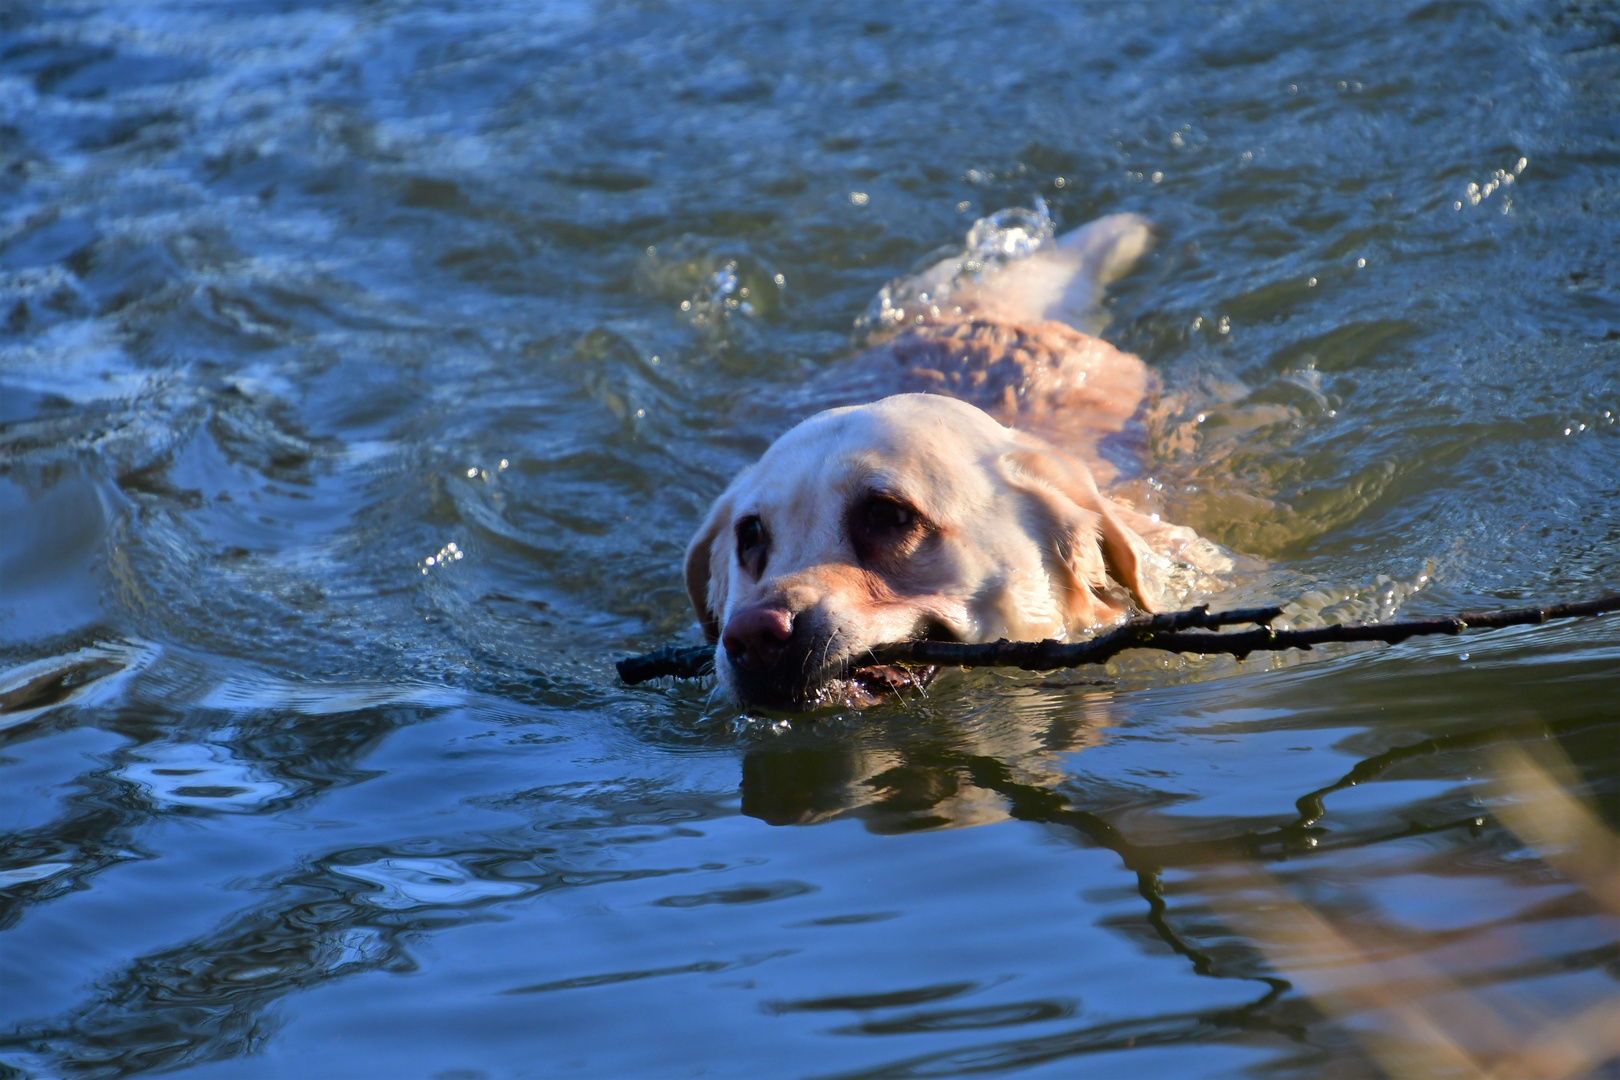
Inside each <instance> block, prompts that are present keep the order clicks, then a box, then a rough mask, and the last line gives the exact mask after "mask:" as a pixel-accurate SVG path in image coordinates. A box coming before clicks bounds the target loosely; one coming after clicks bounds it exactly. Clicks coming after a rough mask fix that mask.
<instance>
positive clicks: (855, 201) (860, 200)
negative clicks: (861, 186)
mask: <svg viewBox="0 0 1620 1080" xmlns="http://www.w3.org/2000/svg"><path fill="white" fill-rule="evenodd" d="M849 201H850V205H852V206H865V205H866V204H867V202H869V201H870V196H868V195H867V194H866V192H864V191H852V192H850V193H849Z"/></svg>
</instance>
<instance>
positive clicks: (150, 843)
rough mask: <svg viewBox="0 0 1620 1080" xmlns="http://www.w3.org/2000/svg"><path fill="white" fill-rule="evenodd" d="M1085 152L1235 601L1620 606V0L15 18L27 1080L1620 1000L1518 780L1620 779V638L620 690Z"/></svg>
mask: <svg viewBox="0 0 1620 1080" xmlns="http://www.w3.org/2000/svg"><path fill="white" fill-rule="evenodd" d="M1037 197H1039V198H1042V199H1044V200H1045V203H1046V204H1047V205H1048V206H1049V207H1050V210H1051V213H1052V215H1053V217H1054V218H1055V219H1056V221H1057V223H1058V225H1059V227H1060V228H1072V227H1074V226H1076V225H1079V224H1082V223H1084V222H1086V221H1088V220H1090V219H1092V218H1094V217H1097V216H1099V215H1102V214H1105V213H1110V212H1114V211H1119V210H1133V211H1138V212H1140V213H1143V214H1145V215H1146V216H1148V217H1149V218H1150V219H1151V220H1152V221H1153V223H1154V225H1155V229H1156V233H1157V237H1158V244H1157V247H1156V249H1155V251H1154V252H1153V253H1152V255H1151V256H1150V257H1149V258H1148V259H1147V260H1146V261H1145V262H1144V263H1143V265H1142V267H1141V268H1140V270H1139V271H1138V272H1137V273H1135V274H1134V275H1132V276H1131V277H1129V278H1128V279H1126V280H1124V281H1122V282H1120V283H1119V284H1118V286H1116V287H1115V288H1114V289H1113V291H1112V297H1111V299H1110V302H1109V303H1110V312H1111V315H1112V322H1111V324H1110V326H1109V327H1108V329H1107V330H1106V332H1105V336H1107V337H1108V338H1109V339H1110V340H1112V341H1114V342H1116V343H1117V344H1119V345H1121V346H1122V347H1124V348H1127V349H1130V350H1133V351H1135V352H1137V353H1139V354H1140V355H1142V356H1143V357H1144V358H1145V359H1146V360H1147V361H1148V362H1149V363H1150V364H1151V365H1152V366H1153V367H1154V368H1155V369H1156V370H1157V371H1158V372H1159V374H1160V376H1161V378H1162V380H1163V384H1164V387H1165V393H1166V395H1167V397H1166V401H1167V405H1166V407H1165V408H1164V409H1162V410H1161V411H1160V413H1159V414H1158V416H1157V419H1156V421H1155V424H1154V428H1153V431H1152V453H1153V457H1152V460H1151V462H1149V463H1148V466H1147V469H1146V472H1145V474H1144V476H1142V477H1140V478H1138V479H1137V481H1135V483H1137V484H1138V485H1139V488H1140V487H1141V485H1146V488H1141V489H1142V490H1146V489H1147V488H1151V489H1153V490H1154V491H1155V492H1156V495H1157V497H1158V498H1161V499H1162V500H1163V502H1164V505H1165V506H1166V512H1167V513H1169V514H1170V515H1171V516H1172V517H1173V518H1174V519H1175V520H1178V521H1184V522H1186V523H1188V524H1191V525H1193V526H1195V527H1197V528H1198V529H1200V530H1201V531H1203V532H1204V533H1206V534H1207V535H1210V536H1213V537H1215V538H1216V539H1218V540H1220V541H1222V542H1223V543H1225V544H1227V545H1229V546H1230V547H1231V548H1233V549H1235V550H1237V551H1239V552H1242V553H1244V554H1246V555H1249V556H1253V565H1252V566H1251V567H1250V568H1249V569H1248V570H1246V571H1245V572H1244V574H1243V575H1242V580H1241V581H1240V582H1239V583H1238V584H1237V585H1236V586H1235V587H1234V589H1233V590H1232V591H1231V592H1230V593H1229V594H1227V595H1226V596H1225V597H1223V602H1230V603H1232V604H1239V603H1252V602H1264V601H1272V600H1276V601H1288V602H1291V605H1292V606H1291V607H1290V608H1289V613H1288V615H1287V617H1286V619H1285V621H1286V622H1289V623H1291V624H1295V625H1311V624H1314V623H1315V622H1318V621H1320V620H1322V619H1329V620H1344V619H1360V618H1370V617H1379V616H1388V615H1392V614H1395V613H1396V612H1400V613H1404V614H1409V615H1411V614H1437V613H1443V612H1449V611H1456V610H1466V609H1477V608H1495V607H1509V606H1517V605H1519V604H1521V603H1528V602H1532V601H1538V600H1549V601H1551V600H1576V599H1583V598H1588V597H1593V596H1597V595H1600V594H1602V593H1604V592H1610V591H1614V590H1615V589H1616V587H1617V586H1620V426H1617V424H1616V419H1617V416H1620V259H1617V252H1620V14H1617V12H1616V9H1615V8H1614V7H1613V6H1612V5H1608V4H1604V3H1592V2H1585V0H1525V2H1518V3H1515V2H1508V0H1502V2H1465V0H1402V2H1399V3H1389V4H1373V5H1348V4H1330V3H1295V4H1288V3H1262V2H1255V3H1244V4H1232V5H1226V6H1221V7H1217V6H1213V5H1204V4H1195V3H1184V2H1163V3H1152V4H1127V3H1120V2H1114V0H1104V2H1088V3H1077V4H1070V5H1064V6H1062V7H1058V6H1054V5H1049V4H1038V3H1022V2H1016V0H1013V2H1007V3H1000V4H995V5H969V4H956V5H953V4H942V3H913V2H910V0H897V2H895V3H890V4H885V5H872V4H848V3H836V2H807V3H800V4H792V5H788V4H776V5H772V4H767V5H740V4H704V3H695V2H694V3H689V4H665V3H657V2H647V3H607V2H604V3H599V4H589V3H576V4H568V3H562V2H558V3H524V2H517V0H507V2H504V3H501V2H490V3H453V2H449V0H441V2H436V3H435V2H426V0H424V2H397V0H378V2H371V3H329V4H316V3H298V2H295V0H285V2H268V0H265V2H259V0H235V2H232V3H229V4H205V3H188V2H178V0H176V2H158V0H120V2H117V3H110V2H108V3H96V2H93V0H62V2H46V0H35V2H29V0H23V2H21V3H12V4H10V5H6V6H4V7H0V420H3V422H4V426H3V428H0V469H3V474H4V482H3V483H0V500H3V505H0V515H3V516H0V521H3V523H4V525H3V551H0V560H3V561H0V667H3V668H4V672H5V673H4V675H3V676H0V694H3V697H0V705H3V709H4V711H0V1075H4V1076H23V1077H58V1076H68V1077H96V1078H100V1077H121V1076H128V1075H133V1074H137V1073H143V1072H156V1071H169V1072H174V1073H176V1074H177V1075H183V1076H187V1077H192V1076H196V1077H283V1076H311V1077H316V1076H323V1077H324V1076H330V1077H350V1076H354V1077H362V1076H365V1077H370V1076H376V1077H424V1078H438V1080H473V1078H481V1077H488V1078H504V1077H553V1076H581V1077H614V1078H619V1077H642V1076H645V1077H670V1076H713V1077H739V1078H752V1077H776V1076H782V1077H831V1076H837V1077H871V1078H877V1077H883V1078H902V1077H905V1078H913V1077H946V1076H965V1075H975V1076H979V1075H990V1076H997V1075H1016V1076H1019V1077H1072V1076H1105V1077H1108V1076H1115V1077H1117V1076H1127V1075H1128V1076H1133V1077H1174V1078H1186V1077H1217V1076H1252V1077H1295V1076H1297V1077H1316V1076H1330V1077H1355V1076H1364V1075H1367V1076H1371V1075H1408V1076H1429V1075H1442V1074H1444V1075H1459V1076H1460V1075H1473V1074H1471V1073H1469V1072H1468V1071H1467V1068H1466V1067H1464V1065H1462V1064H1459V1062H1463V1063H1466V1062H1469V1061H1472V1062H1475V1063H1480V1062H1483V1063H1485V1064H1490V1063H1492V1062H1500V1061H1501V1060H1503V1059H1502V1058H1501V1055H1502V1054H1503V1053H1506V1052H1510V1051H1515V1050H1521V1049H1523V1048H1524V1047H1526V1046H1528V1045H1530V1044H1531V1040H1532V1039H1533V1038H1534V1034H1535V1033H1536V1032H1538V1031H1540V1032H1543V1033H1545V1031H1546V1030H1547V1029H1546V1028H1545V1026H1544V1025H1545V1024H1546V1023H1549V1022H1554V1021H1572V1020H1574V1019H1576V1018H1578V1017H1582V1016H1586V1017H1589V1018H1590V1017H1594V1016H1597V1017H1601V1016H1602V1015H1603V1014H1602V1013H1601V1010H1602V1009H1604V1008H1606V1007H1611V1006H1613V1004H1614V1003H1615V1001H1616V999H1617V997H1620V948H1617V944H1616V943H1617V941H1620V920H1617V914H1616V911H1615V910H1614V908H1613V907H1612V906H1611V907H1607V908H1606V907H1605V904H1604V902H1603V899H1602V889H1601V888H1599V887H1594V886H1593V885H1592V883H1591V882H1590V881H1587V882H1585V883H1583V881H1582V880H1581V858H1582V856H1581V851H1580V849H1579V848H1578V847H1577V848H1570V847H1569V846H1568V845H1567V844H1566V845H1563V846H1560V844H1559V843H1556V842H1554V843H1550V844H1548V843H1542V844H1536V843H1533V842H1531V841H1530V839H1529V838H1532V837H1533V836H1534V835H1536V834H1535V830H1534V829H1530V830H1527V829H1526V828H1525V827H1524V826H1523V825H1522V823H1520V824H1515V820H1516V819H1513V818H1512V817H1511V814H1510V811H1512V810H1513V809H1514V808H1515V807H1519V808H1521V809H1522V808H1525V807H1529V808H1531V809H1532V810H1533V809H1535V808H1536V807H1539V806H1543V805H1551V803H1555V802H1557V799H1555V798H1553V796H1551V795H1549V794H1548V791H1549V790H1554V789H1547V788H1536V787H1534V786H1533V785H1528V783H1526V784H1519V783H1518V782H1517V781H1515V780H1514V777H1523V776H1528V775H1531V774H1528V773H1523V772H1521V771H1515V769H1516V767H1515V766H1512V765H1511V762H1513V761H1515V760H1518V759H1516V758H1514V757H1513V756H1512V752H1513V751H1515V750H1518V751H1522V752H1523V753H1525V754H1528V755H1529V756H1530V757H1531V758H1532V759H1533V760H1535V761H1538V762H1542V763H1544V764H1545V767H1546V768H1547V769H1550V770H1551V773H1552V775H1554V776H1562V777H1563V782H1564V784H1565V788H1566V789H1567V790H1568V791H1570V792H1572V793H1573V794H1574V795H1575V796H1577V797H1578V798H1579V799H1583V800H1589V801H1588V802H1587V805H1588V806H1589V807H1591V808H1593V810H1594V812H1595V814H1596V815H1597V817H1596V819H1595V820H1597V821H1606V822H1607V827H1608V828H1610V829H1613V828H1615V827H1616V826H1617V825H1620V709H1617V703H1620V620H1616V619H1614V618H1612V617H1611V618H1606V619H1601V620H1588V621H1579V622H1565V623H1559V624H1555V625H1551V626H1547V627H1536V628H1528V629H1521V630H1515V631H1503V632H1498V633H1492V634H1478V635H1469V636H1465V637H1463V638H1449V637H1448V638H1440V639H1420V640H1414V641H1411V642H1408V643H1406V644H1404V645H1401V646H1398V647H1394V648H1377V647H1373V648H1368V647H1361V648H1354V649H1321V650H1318V651H1317V652H1315V653H1313V654H1308V655H1302V654H1293V655H1286V656H1278V657H1256V658H1253V659H1250V660H1248V661H1246V662H1244V663H1243V664H1241V665H1238V664H1235V663H1233V662H1231V661H1218V660H1208V661H1204V660H1192V659H1185V658H1184V659H1175V660H1166V659H1164V658H1162V657H1143V656H1138V657H1126V658H1122V659H1121V660H1120V661H1119V662H1117V663H1115V664H1113V665H1110V666H1109V667H1108V668H1107V669H1106V670H1090V671H1086V670H1080V671H1075V672H1071V673H1067V674H1063V675H1057V676H1047V677H1042V676H1031V675H1023V674H1016V673H980V674H974V675H966V674H949V675H947V676H944V677H942V678H941V679H939V680H938V681H936V682H935V684H934V685H933V687H932V688H931V689H930V691H929V693H928V695H927V697H926V698H925V699H923V700H920V701H912V702H908V703H906V704H904V705H899V706H892V707H887V708H882V709H876V710H873V711H871V712H869V713H866V714H865V715H848V716H827V717H823V718H821V719H819V720H815V721H794V722H791V723H789V722H783V721H780V720H773V719H771V718H752V717H745V716H739V715H738V714H737V713H736V712H735V711H734V710H732V709H730V708H729V707H728V706H726V705H725V704H724V703H723V702H721V701H719V700H712V699H711V696H710V688H709V686H707V685H705V684H693V683H687V684H681V685H670V684H668V683H667V682H666V683H665V684H663V685H650V686H645V687H639V688H628V687H625V686H622V685H620V684H619V683H618V681H617V679H616V677H615V674H614V670H613V667H612V661H613V660H614V659H615V658H617V657H621V656H624V655H626V654H628V653H632V652H640V651H645V650H647V649H650V648H653V647H656V646H658V645H662V644H667V643H671V642H675V643H686V644H690V643H694V642H696V641H697V640H698V633H697V629H696V626H695V624H694V622H693V619H692V617H691V615H690V613H689V611H688V609H687V604H686V599H685V596H684V594H683V591H682V588H681V585H680V580H679V579H680V574H679V563H680V557H681V552H682V550H683V547H684V545H685V542H686V539H687V537H688V536H689V534H690V532H691V530H692V529H693V527H694V526H695V524H696V522H697V521H698V519H699V517H700V515H701V513H702V512H703V510H704V508H705V507H706V505H707V503H708V501H709V500H710V499H712V498H713V497H714V495H715V494H716V493H717V492H718V491H719V490H720V488H721V487H722V486H723V484H724V483H725V482H726V480H727V479H728V478H729V476H730V475H731V474H732V473H733V472H734V471H735V470H736V469H738V468H739V467H741V466H742V465H744V464H745V463H747V462H748V461H750V460H751V458H752V457H753V456H754V455H756V454H758V453H759V452H760V451H761V450H762V449H763V448H764V447H765V446H766V445H767V444H768V443H769V442H770V440H771V439H772V438H773V437H774V436H775V435H776V434H777V433H779V432H780V431H781V430H783V429H784V428H785V427H786V426H787V425H788V424H790V423H791V422H792V421H793V419H794V418H795V417H796V416H799V415H803V414H804V412H805V411H806V410H807V409H810V408H813V407H814V403H813V402H810V401H807V400H806V395H805V393H804V388H805V387H807V386H812V385H815V384H814V376H815V374H816V373H817V372H818V371H822V370H824V369H826V368H827V367H828V366H829V365H831V364H833V363H834V362H836V361H837V360H838V359H840V358H841V357H844V356H847V355H848V354H849V353H850V352H851V351H852V350H853V349H855V348H857V347H858V346H859V345H860V343H861V341H862V337H861V333H862V332H861V331H860V330H859V329H858V328H857V326H856V321H857V319H858V318H859V317H860V316H861V315H862V313H863V312H864V311H866V310H867V306H868V304H869V303H870V302H871V301H872V299H873V297H874V296H875V295H876V294H877V292H878V290H879V289H880V288H881V287H882V286H883V285H884V283H885V282H887V281H889V280H891V279H893V278H894V277H896V276H898V275H901V274H904V273H906V272H908V271H910V270H912V269H914V268H915V267H916V266H918V265H919V264H921V263H923V262H925V261H927V260H928V259H930V258H937V257H938V255H939V252H940V251H941V249H947V250H949V249H951V248H952V246H953V245H954V246H955V247H956V248H957V249H959V247H960V245H961V244H962V241H963V236H964V235H965V233H966V232H967V230H968V229H969V228H970V227H971V226H972V224H973V223H974V221H975V220H977V219H978V218H980V217H982V216H984V215H986V214H989V213H991V212H993V211H996V210H999V209H1002V208H1005V207H1011V206H1025V207H1028V206H1032V205H1033V204H1034V200H1035V199H1036V198H1037ZM728 289H729V291H728ZM743 289H747V290H748V293H747V296H746V297H745V296H743V295H742V290H743ZM1566 759H1567V760H1566ZM1560 770H1562V771H1560ZM1538 775H1539V774H1538ZM1537 792H1540V795H1538V794H1537ZM1549 800H1551V801H1550V802H1549ZM1504 819H1506V820H1504ZM1544 839H1545V837H1544ZM1556 839H1557V838H1556V837H1554V840H1556ZM1571 851H1574V853H1575V856H1576V858H1574V859H1573V860H1572V859H1571V857H1570V854H1571ZM1592 1010H1599V1011H1598V1012H1593V1011H1592ZM1414 1018H1418V1019H1421V1020H1423V1021H1424V1022H1425V1023H1427V1022H1429V1021H1430V1020H1432V1021H1433V1024H1434V1025H1437V1026H1431V1027H1430V1028H1429V1029H1423V1030H1427V1031H1428V1032H1429V1035H1430V1036H1431V1037H1428V1038H1425V1037H1423V1030H1420V1028H1419V1027H1414ZM1487 1021H1488V1022H1487ZM1599 1028H1600V1030H1601V1025H1599ZM1437 1032H1438V1033H1439V1034H1436V1033H1437ZM1447 1046H1450V1047H1451V1051H1454V1052H1455V1053H1454V1055H1453V1057H1450V1058H1447V1057H1446V1056H1445V1054H1446V1053H1449V1052H1451V1051H1446V1050H1445V1047H1447ZM1437 1055H1438V1056H1437ZM1602 1056H1603V1055H1602V1053H1597V1054H1596V1055H1595V1056H1592V1057H1591V1058H1590V1060H1588V1062H1587V1064H1590V1063H1591V1062H1592V1061H1597V1060H1601V1058H1602ZM1609 1068H1610V1069H1611V1072H1610V1073H1608V1074H1606V1075H1613V1072H1612V1069H1613V1068H1614V1066H1613V1065H1612V1064H1611V1065H1610V1066H1609ZM1448 1070H1449V1071H1448ZM1521 1075H1522V1074H1521Z"/></svg>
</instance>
